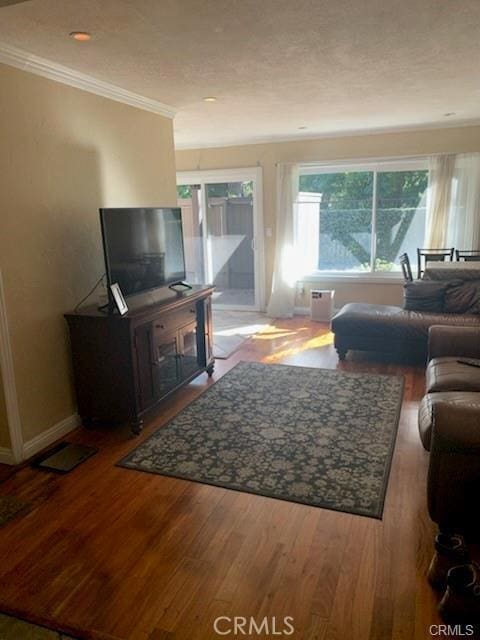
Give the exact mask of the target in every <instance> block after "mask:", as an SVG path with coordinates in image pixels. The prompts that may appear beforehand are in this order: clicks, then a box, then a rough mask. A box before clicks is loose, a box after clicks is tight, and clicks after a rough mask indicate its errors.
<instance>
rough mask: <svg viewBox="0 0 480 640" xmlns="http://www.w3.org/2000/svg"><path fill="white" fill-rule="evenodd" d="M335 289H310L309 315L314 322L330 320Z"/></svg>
mask: <svg viewBox="0 0 480 640" xmlns="http://www.w3.org/2000/svg"><path fill="white" fill-rule="evenodd" d="M334 298H335V291H332V290H331V289H312V290H311V291H310V317H311V318H312V320H315V321H316V322H330V320H331V319H332V315H333V300H334Z"/></svg>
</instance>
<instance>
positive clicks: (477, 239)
mask: <svg viewBox="0 0 480 640" xmlns="http://www.w3.org/2000/svg"><path fill="white" fill-rule="evenodd" d="M446 246H449V247H455V248H456V249H460V250H461V251H462V250H463V251H471V250H474V249H477V250H478V249H480V153H462V154H460V155H458V156H457V157H456V160H455V168H454V171H453V177H452V187H451V194H450V210H449V216H448V226H447V233H446Z"/></svg>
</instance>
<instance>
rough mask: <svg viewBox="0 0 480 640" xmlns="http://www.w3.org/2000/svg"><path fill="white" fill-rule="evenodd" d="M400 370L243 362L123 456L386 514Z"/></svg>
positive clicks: (215, 480)
mask: <svg viewBox="0 0 480 640" xmlns="http://www.w3.org/2000/svg"><path fill="white" fill-rule="evenodd" d="M402 395H403V378H401V377H397V376H387V375H370V374H363V373H343V372H340V371H333V370H330V369H312V368H305V367H293V366H286V365H264V364H258V363H247V362H240V363H239V364H238V365H237V366H235V367H234V368H233V369H231V370H230V371H229V372H228V373H227V374H226V375H225V376H223V377H222V378H220V380H219V381H218V382H217V383H216V384H214V385H213V386H211V387H210V388H209V389H208V390H207V391H205V392H204V393H203V394H202V395H201V396H200V397H199V398H197V399H196V400H194V401H193V402H192V403H191V404H189V405H188V406H187V407H186V408H185V409H183V410H182V411H181V412H180V413H179V414H178V415H177V416H176V417H175V418H173V419H172V420H171V421H170V422H169V423H168V424H167V425H166V426H164V427H161V428H160V429H158V430H157V431H156V432H155V433H154V434H153V435H152V436H150V438H148V439H147V440H146V441H145V442H143V443H142V444H141V445H140V446H139V447H137V448H136V449H135V450H134V451H133V452H131V453H130V454H129V455H128V456H127V457H126V458H124V459H123V460H122V461H121V462H120V463H119V464H120V466H123V467H128V468H130V469H136V470H139V471H148V472H151V473H158V474H161V475H166V476H175V477H178V478H184V479H187V480H194V481H196V482H203V483H206V484H213V485H217V486H221V487H227V488H229V489H236V490H239V491H246V492H249V493H257V494H260V495H264V496H270V497H274V498H280V499H283V500H290V501H293V502H301V503H304V504H308V505H313V506H317V507H324V508H327V509H334V510H337V511H346V512H348V513H355V514H359V515H365V516H370V517H374V518H381V517H382V512H383V503H384V500H385V493H386V489H387V483H388V476H389V473H390V465H391V460H392V455H393V449H394V445H395V438H396V432H397V427H398V420H399V414H400V407H401V402H402Z"/></svg>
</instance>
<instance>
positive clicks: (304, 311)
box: [293, 307, 339, 316]
mask: <svg viewBox="0 0 480 640" xmlns="http://www.w3.org/2000/svg"><path fill="white" fill-rule="evenodd" d="M338 312H339V309H336V308H334V309H333V311H332V315H335V314H336V313H338ZM293 314H294V315H295V316H309V315H310V307H295V308H294V310H293Z"/></svg>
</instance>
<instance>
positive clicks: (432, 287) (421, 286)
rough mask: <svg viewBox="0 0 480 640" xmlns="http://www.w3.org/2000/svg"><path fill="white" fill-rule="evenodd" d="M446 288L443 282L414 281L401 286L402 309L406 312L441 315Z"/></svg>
mask: <svg viewBox="0 0 480 640" xmlns="http://www.w3.org/2000/svg"><path fill="white" fill-rule="evenodd" d="M445 289H446V286H445V284H444V283H443V282H435V281H431V280H428V281H427V280H416V281H414V282H407V283H406V284H404V286H403V308H404V309H406V310H407V311H430V312H432V313H441V312H442V311H443V301H444V298H445Z"/></svg>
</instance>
